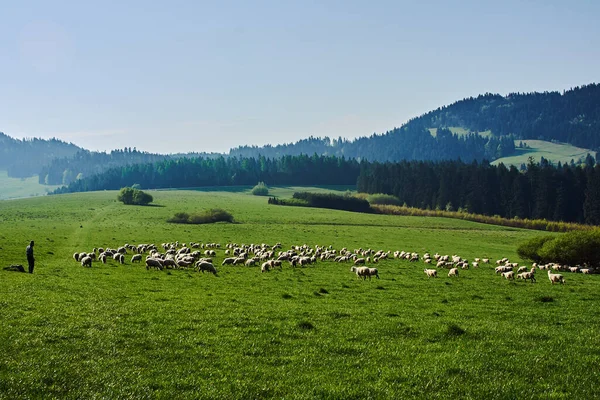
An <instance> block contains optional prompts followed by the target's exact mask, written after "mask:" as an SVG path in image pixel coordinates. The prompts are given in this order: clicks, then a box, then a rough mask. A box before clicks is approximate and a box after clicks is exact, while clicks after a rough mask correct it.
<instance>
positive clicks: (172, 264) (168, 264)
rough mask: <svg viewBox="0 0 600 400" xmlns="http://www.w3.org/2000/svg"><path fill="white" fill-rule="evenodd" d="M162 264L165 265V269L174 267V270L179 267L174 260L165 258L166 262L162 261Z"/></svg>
mask: <svg viewBox="0 0 600 400" xmlns="http://www.w3.org/2000/svg"><path fill="white" fill-rule="evenodd" d="M162 263H163V267H165V268H166V267H173V268H176V267H177V263H176V262H175V260H173V259H172V258H165V259H164V260H162Z"/></svg>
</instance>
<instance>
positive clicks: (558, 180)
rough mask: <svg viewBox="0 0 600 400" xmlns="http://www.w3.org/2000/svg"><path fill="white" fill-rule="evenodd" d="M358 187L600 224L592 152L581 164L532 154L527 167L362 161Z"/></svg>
mask: <svg viewBox="0 0 600 400" xmlns="http://www.w3.org/2000/svg"><path fill="white" fill-rule="evenodd" d="M357 189H358V191H360V192H366V193H385V194H391V195H394V196H396V197H398V199H399V200H400V202H402V203H403V204H406V205H407V206H409V207H417V208H421V209H442V210H444V209H445V210H448V211H456V210H463V211H466V212H470V213H476V214H483V215H490V216H491V215H498V216H501V217H504V218H521V219H523V218H528V219H546V220H552V221H565V222H578V223H587V224H594V225H599V224H600V165H596V166H595V167H594V162H593V159H592V158H591V157H588V163H587V164H586V165H585V166H583V167H580V166H575V165H569V164H564V165H558V166H553V165H551V164H550V163H549V162H547V161H545V162H543V163H541V164H536V163H534V162H533V160H531V159H530V162H529V163H528V165H527V168H526V170H525V171H523V172H521V171H519V170H518V169H517V168H515V167H514V166H511V167H506V166H505V165H504V164H500V165H498V166H493V165H490V164H489V163H488V162H483V163H478V162H476V161H474V162H472V163H463V162H460V161H443V162H438V163H434V162H429V161H419V162H408V161H403V162H399V163H368V164H367V163H363V164H361V171H360V175H359V177H358V181H357Z"/></svg>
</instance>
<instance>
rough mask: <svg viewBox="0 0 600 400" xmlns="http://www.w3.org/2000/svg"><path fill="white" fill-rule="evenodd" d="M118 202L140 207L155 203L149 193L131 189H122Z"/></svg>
mask: <svg viewBox="0 0 600 400" xmlns="http://www.w3.org/2000/svg"><path fill="white" fill-rule="evenodd" d="M117 200H118V201H121V202H123V204H129V205H138V206H145V205H147V204H149V203H152V201H154V199H153V198H152V196H151V195H149V194H148V193H145V192H142V191H141V190H139V189H134V188H130V187H124V188H121V191H120V192H119V194H118V195H117Z"/></svg>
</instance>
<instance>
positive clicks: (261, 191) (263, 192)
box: [252, 182, 269, 196]
mask: <svg viewBox="0 0 600 400" xmlns="http://www.w3.org/2000/svg"><path fill="white" fill-rule="evenodd" d="M252 194H253V195H255V196H268V195H269V188H268V187H267V185H265V183H264V182H258V185H256V186H254V187H253V188H252Z"/></svg>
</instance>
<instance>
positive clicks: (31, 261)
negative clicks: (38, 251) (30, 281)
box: [26, 240, 35, 274]
mask: <svg viewBox="0 0 600 400" xmlns="http://www.w3.org/2000/svg"><path fill="white" fill-rule="evenodd" d="M26 253H27V262H28V263H29V273H30V274H33V264H34V262H35V259H34V258H33V240H32V241H31V242H29V246H27V250H26Z"/></svg>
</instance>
